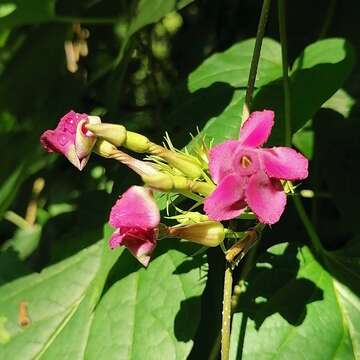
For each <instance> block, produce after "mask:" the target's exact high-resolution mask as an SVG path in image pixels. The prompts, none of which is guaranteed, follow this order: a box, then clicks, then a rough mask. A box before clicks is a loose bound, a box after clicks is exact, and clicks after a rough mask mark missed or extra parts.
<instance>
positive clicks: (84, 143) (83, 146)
mask: <svg viewBox="0 0 360 360" xmlns="http://www.w3.org/2000/svg"><path fill="white" fill-rule="evenodd" d="M91 118H92V119H98V120H99V122H100V118H98V117H97V116H91ZM87 122H88V119H83V120H81V121H79V123H78V125H77V129H76V137H75V148H76V154H77V156H78V158H79V159H80V161H81V160H82V159H83V158H86V157H89V156H90V154H91V151H92V148H93V147H94V145H95V142H96V137H95V136H93V135H91V133H90V131H88V130H86V128H85V124H86V123H87ZM99 122H98V123H99ZM84 129H85V132H84ZM86 133H89V135H86Z"/></svg>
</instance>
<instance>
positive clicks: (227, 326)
mask: <svg viewBox="0 0 360 360" xmlns="http://www.w3.org/2000/svg"><path fill="white" fill-rule="evenodd" d="M270 4H271V0H264V1H263V5H262V9H261V14H260V19H259V24H258V28H257V33H256V40H255V46H254V51H253V55H252V58H251V65H250V72H249V78H248V84H247V89H246V94H245V102H244V106H243V113H242V120H241V126H242V125H243V124H244V122H245V121H246V119H247V118H248V117H249V114H250V106H251V101H252V98H253V93H254V88H255V80H256V74H257V70H258V65H259V60H260V53H261V46H262V42H263V38H264V33H265V27H266V23H267V19H268V14H269V9H270ZM254 248H255V249H251V250H250V253H249V254H248V256H247V260H246V263H245V266H246V267H252V263H253V262H254V259H255V254H253V255H251V256H250V254H251V253H252V252H253V251H256V247H254ZM248 259H250V260H251V264H250V263H248ZM246 264H247V265H246ZM232 286H233V277H232V269H231V267H230V264H228V263H226V268H225V275H224V295H223V312H222V315H223V317H222V327H221V360H228V359H229V353H230V335H231V308H232V306H231V299H232Z"/></svg>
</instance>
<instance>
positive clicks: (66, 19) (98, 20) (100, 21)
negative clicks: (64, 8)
mask: <svg viewBox="0 0 360 360" xmlns="http://www.w3.org/2000/svg"><path fill="white" fill-rule="evenodd" d="M53 21H55V22H60V23H71V24H73V23H81V24H98V25H107V24H114V23H116V22H118V21H119V18H92V17H88V18H86V17H85V18H80V17H72V16H56V17H55V18H54V19H53Z"/></svg>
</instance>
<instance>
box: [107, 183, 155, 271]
mask: <svg viewBox="0 0 360 360" xmlns="http://www.w3.org/2000/svg"><path fill="white" fill-rule="evenodd" d="M109 222H110V224H111V225H112V226H113V227H114V228H116V230H115V232H114V233H113V235H112V236H111V238H110V240H109V245H110V247H111V248H112V249H115V248H116V247H118V246H126V247H127V248H128V249H129V250H130V252H131V253H132V254H133V255H134V256H135V257H136V258H137V259H138V260H139V261H140V263H141V264H143V265H144V266H147V265H148V264H149V261H150V257H151V254H152V252H153V251H154V249H155V247H156V240H157V234H158V227H159V224H160V211H159V209H158V207H157V205H156V203H155V200H154V198H153V196H152V192H151V190H150V189H147V188H144V187H142V186H131V187H130V188H129V189H128V190H127V191H126V192H125V193H124V194H123V195H122V197H121V198H120V199H119V200H118V201H117V202H116V204H115V205H114V206H113V208H112V209H111V212H110V221H109Z"/></svg>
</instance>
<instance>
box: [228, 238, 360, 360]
mask: <svg viewBox="0 0 360 360" xmlns="http://www.w3.org/2000/svg"><path fill="white" fill-rule="evenodd" d="M249 284H250V285H249V287H248V289H247V291H246V293H245V294H243V295H242V296H243V299H242V300H240V303H239V309H241V310H242V313H236V314H235V315H234V320H233V325H232V327H233V333H232V344H231V359H239V358H242V359H245V360H246V359H254V358H256V359H289V358H291V359H295V360H296V359H304V358H306V359H309V360H312V359H314V360H315V359H316V360H317V359H357V358H358V357H359V355H360V352H359V351H360V347H359V331H360V325H359V324H360V322H359V321H358V319H359V308H360V301H359V298H358V297H357V296H356V295H355V294H354V293H352V292H351V290H350V289H349V288H347V287H346V286H345V285H342V284H340V283H339V282H338V281H337V280H335V279H334V278H333V277H332V276H331V275H330V274H329V272H327V271H326V270H325V269H324V268H323V267H322V266H321V265H320V264H319V263H318V262H317V261H316V260H315V259H314V257H313V256H312V254H311V252H310V251H309V249H308V248H306V247H303V248H301V249H300V248H297V247H296V245H294V244H280V245H276V246H274V247H272V248H270V250H268V252H267V253H266V254H265V255H264V256H263V257H262V259H260V260H259V262H258V263H257V265H256V269H254V271H253V272H252V274H251V276H250V278H249ZM259 339H260V340H259ZM325 344H326V346H325ZM241 356H242V357H241Z"/></svg>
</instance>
